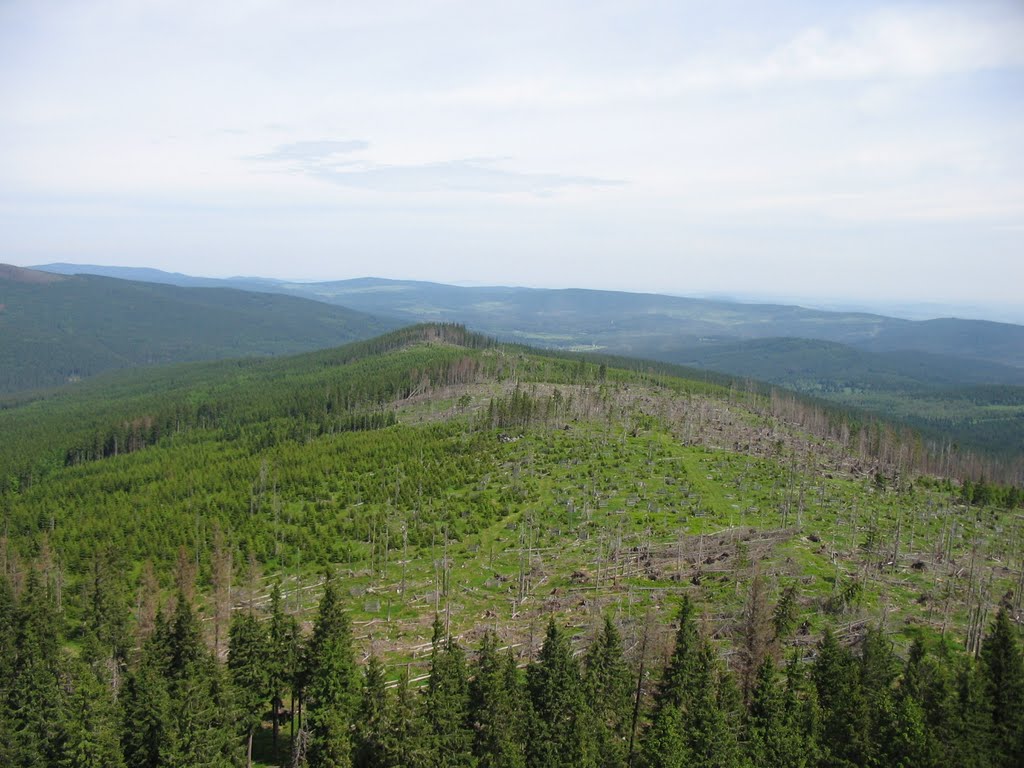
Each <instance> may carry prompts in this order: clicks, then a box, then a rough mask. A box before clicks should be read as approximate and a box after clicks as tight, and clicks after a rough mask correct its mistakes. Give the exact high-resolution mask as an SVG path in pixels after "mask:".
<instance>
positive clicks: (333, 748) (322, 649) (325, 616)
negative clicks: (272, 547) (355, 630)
mask: <svg viewBox="0 0 1024 768" xmlns="http://www.w3.org/2000/svg"><path fill="white" fill-rule="evenodd" d="M306 680H307V681H308V683H307V688H306V697H307V699H308V709H307V713H308V714H307V722H308V731H309V753H308V754H309V756H308V759H309V765H310V768H347V766H349V765H350V764H351V751H352V748H351V727H352V718H353V716H354V714H355V710H356V707H357V706H358V702H359V678H358V675H357V672H356V667H355V659H354V657H353V652H352V631H351V628H350V626H349V620H348V616H347V615H346V614H345V611H344V610H343V609H342V606H341V603H340V601H339V600H338V594H337V589H336V587H335V585H334V582H333V581H332V580H331V579H328V580H327V581H326V583H325V584H324V594H323V597H322V598H321V600H320V608H319V612H318V614H317V618H316V622H315V624H314V627H313V636H312V638H310V641H309V648H308V654H307V662H306Z"/></svg>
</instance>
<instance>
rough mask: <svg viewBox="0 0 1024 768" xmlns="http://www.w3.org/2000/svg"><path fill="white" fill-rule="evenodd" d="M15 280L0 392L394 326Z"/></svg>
mask: <svg viewBox="0 0 1024 768" xmlns="http://www.w3.org/2000/svg"><path fill="white" fill-rule="evenodd" d="M26 273H27V274H28V275H29V276H32V275H38V274H40V273H32V272H28V271H24V270H23V271H22V275H24V274H26ZM13 278H14V279H12V275H10V274H8V273H6V272H5V273H3V274H0V304H3V305H4V310H3V312H2V313H0V372H2V374H0V392H13V391H16V390H19V389H36V388H40V387H52V386H56V385H58V384H63V383H65V382H68V381H77V380H78V379H79V378H84V377H87V376H92V375H95V374H97V373H99V372H101V371H105V370H108V369H111V368H126V367H131V366H138V365H153V364H154V363H168V362H177V361H185V360H212V359H217V358H226V357H241V356H244V355H275V354H294V353H296V352H302V351H305V350H309V349H317V348H321V347H328V346H333V345H337V344H340V343H344V342H345V341H350V340H353V339H358V338H367V337H369V336H373V335H375V334H378V333H381V332H382V331H384V330H386V329H387V328H388V327H394V325H395V323H394V322H393V321H387V320H381V319H378V318H375V317H370V316H369V315H364V314H362V313H359V312H353V311H351V310H347V309H343V308H341V307H332V306H328V305H326V304H322V303H320V302H315V301H309V300H307V299H300V298H292V297H288V296H278V295H271V294H260V293H248V292H244V291H238V290H227V289H222V288H179V287H175V286H168V285H154V284H152V283H137V282H129V281H126V280H114V279H110V278H104V277H94V276H91V275H78V276H74V277H59V278H58V277H56V276H54V277H53V279H51V280H48V281H29V280H19V279H18V275H13Z"/></svg>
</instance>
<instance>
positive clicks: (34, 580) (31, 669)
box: [7, 570, 63, 768]
mask: <svg viewBox="0 0 1024 768" xmlns="http://www.w3.org/2000/svg"><path fill="white" fill-rule="evenodd" d="M15 615H16V619H15V621H16V632H15V638H14V645H13V656H14V658H13V664H12V668H13V675H12V678H11V681H10V688H9V689H8V696H9V699H8V702H7V707H8V708H9V709H10V712H9V713H7V717H8V718H9V727H10V728H11V746H12V747H13V755H12V757H13V760H12V762H11V764H12V765H14V766H23V767H24V768H30V767H31V768H35V767H36V766H40V767H41V766H46V765H53V764H55V763H56V762H57V761H58V760H59V759H60V756H61V749H62V743H61V740H62V736H63V733H62V729H63V722H62V715H63V707H62V701H61V686H60V677H61V671H62V670H61V658H60V639H61V628H62V627H61V622H60V617H59V616H58V614H57V612H56V609H55V607H54V604H53V599H52V597H51V596H50V592H49V590H48V589H47V588H46V586H45V585H44V584H43V583H42V580H41V579H40V577H39V574H38V573H37V572H36V571H35V570H33V571H32V572H31V573H30V574H29V578H28V582H27V584H26V586H25V592H24V594H23V595H22V598H21V601H20V605H19V606H18V610H17V612H16V614H15ZM10 650H11V649H10V648H9V649H8V651H7V652H10Z"/></svg>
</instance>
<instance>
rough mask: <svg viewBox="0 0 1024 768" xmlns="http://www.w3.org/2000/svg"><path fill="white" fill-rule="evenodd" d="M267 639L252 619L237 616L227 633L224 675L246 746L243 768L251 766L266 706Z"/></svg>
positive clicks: (232, 620)
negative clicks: (226, 664)
mask: <svg viewBox="0 0 1024 768" xmlns="http://www.w3.org/2000/svg"><path fill="white" fill-rule="evenodd" d="M266 646H267V638H266V635H265V634H264V632H263V630H262V628H261V627H260V625H259V622H258V621H256V617H255V616H253V615H252V614H251V613H247V612H246V613H237V614H235V616H234V617H232V619H231V626H230V628H229V630H228V672H229V678H230V680H231V699H232V704H233V707H234V712H235V716H236V722H237V725H238V729H239V730H240V731H241V733H242V735H243V738H244V741H245V744H246V766H251V765H252V741H253V737H254V736H255V734H256V731H257V730H259V727H260V723H261V722H262V714H263V709H264V706H265V704H266V702H267V697H266V691H267V688H268V682H267V667H268V665H267V653H266V651H267V648H266Z"/></svg>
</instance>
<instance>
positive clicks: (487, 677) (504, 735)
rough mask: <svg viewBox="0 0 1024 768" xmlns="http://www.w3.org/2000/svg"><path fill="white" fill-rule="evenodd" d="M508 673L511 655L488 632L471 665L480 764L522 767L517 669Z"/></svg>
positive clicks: (474, 730)
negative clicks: (499, 651) (500, 649)
mask: <svg viewBox="0 0 1024 768" xmlns="http://www.w3.org/2000/svg"><path fill="white" fill-rule="evenodd" d="M512 664H513V667H512V669H513V677H512V678H511V679H510V677H509V674H508V657H503V656H501V655H500V654H499V653H498V640H497V638H496V637H495V635H494V633H492V632H487V633H486V634H485V635H484V637H483V640H482V641H481V643H480V650H479V652H478V653H477V656H476V660H475V661H474V663H473V666H472V670H471V673H472V678H471V682H470V684H469V719H470V726H471V729H472V733H473V755H474V756H475V757H476V759H477V765H478V766H479V767H480V768H522V767H523V766H524V764H525V753H524V751H523V747H522V742H521V738H520V728H519V726H520V722H521V717H522V713H521V710H520V706H519V705H520V700H519V690H518V688H519V686H518V673H517V671H516V670H515V661H514V660H513V661H512Z"/></svg>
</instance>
